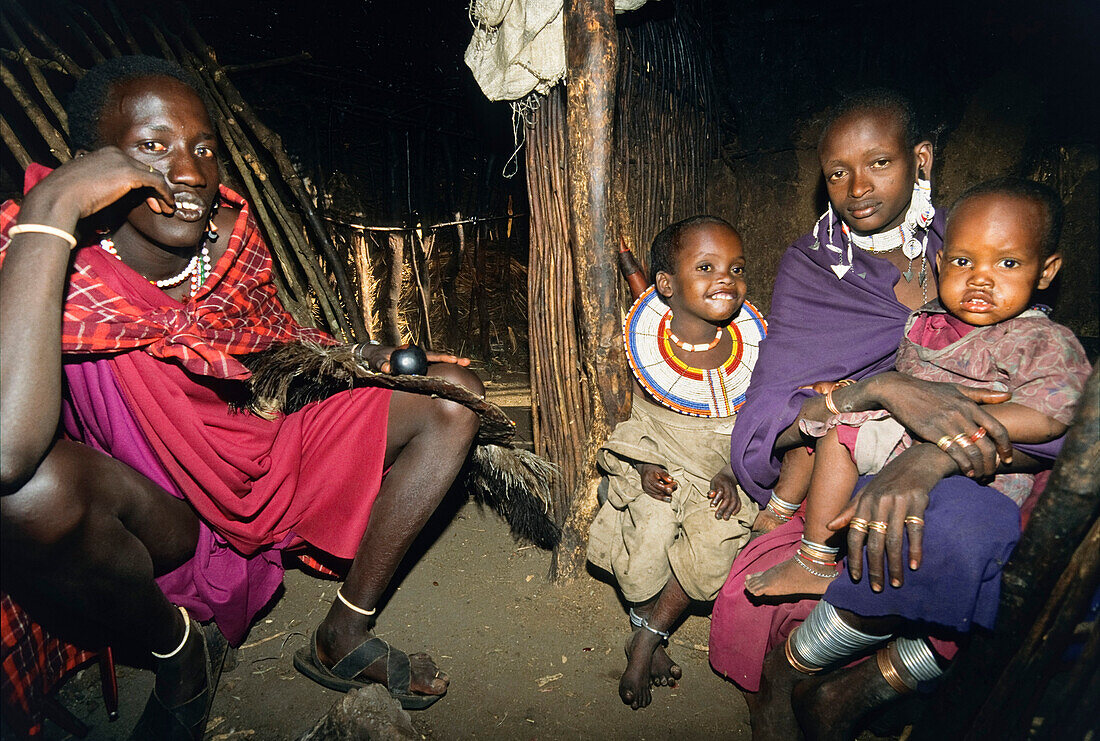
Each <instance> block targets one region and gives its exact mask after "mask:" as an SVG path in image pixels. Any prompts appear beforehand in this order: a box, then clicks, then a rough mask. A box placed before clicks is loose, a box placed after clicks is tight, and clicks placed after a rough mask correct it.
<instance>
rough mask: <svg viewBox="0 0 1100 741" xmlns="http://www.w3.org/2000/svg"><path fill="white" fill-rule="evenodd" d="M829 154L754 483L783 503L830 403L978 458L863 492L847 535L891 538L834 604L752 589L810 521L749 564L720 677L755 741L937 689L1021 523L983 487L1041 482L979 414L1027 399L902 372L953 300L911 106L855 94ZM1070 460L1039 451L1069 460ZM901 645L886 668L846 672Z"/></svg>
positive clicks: (725, 611)
mask: <svg viewBox="0 0 1100 741" xmlns="http://www.w3.org/2000/svg"><path fill="white" fill-rule="evenodd" d="M818 153H819V155H820V158H821V164H822V171H823V173H824V175H825V181H826V187H827V190H828V194H829V200H830V207H829V210H828V211H827V212H826V213H825V214H824V215H823V216H822V217H821V219H819V220H818V222H817V224H816V225H815V228H814V229H813V231H812V232H811V233H809V234H807V235H805V236H804V237H802V238H801V239H799V240H798V241H797V242H795V243H794V245H792V246H791V247H790V248H789V249H788V250H787V252H786V254H785V255H784V256H783V259H782V262H781V263H780V266H779V275H778V278H777V280H776V283H775V289H774V293H773V297H772V306H771V314H770V315H769V317H768V327H769V332H768V340H767V342H765V343H764V344H763V345H762V346H761V353H760V357H759V359H758V361H757V364H756V368H755V370H754V372H753V377H752V383H751V385H750V386H749V389H748V393H747V398H746V402H745V405H744V406H743V407H742V408H741V410H740V412H739V414H738V418H737V424H736V426H735V427H734V432H733V439H732V443H731V445H732V449H731V459H732V465H733V471H734V473H735V474H736V476H737V478H738V481H739V483H740V485H741V486H742V487H743V488H744V490H745V491H746V492H747V493H749V494H750V496H753V497H754V498H755V499H756V500H757V501H758V502H759V503H760V504H761V505H767V504H768V502H769V497H771V496H772V493H771V491H769V490H770V488H771V487H772V486H774V485H775V483H776V481H777V479H778V477H779V471H780V464H781V459H782V456H783V455H784V453H785V452H786V451H788V450H791V449H794V448H797V447H798V446H801V445H803V444H804V443H803V440H802V437H801V435H800V433H799V430H798V420H799V419H800V418H801V419H810V420H819V421H824V420H825V419H827V418H828V416H829V415H830V414H831V412H830V411H829V410H828V409H827V408H826V404H825V402H826V399H827V398H828V400H829V401H831V402H832V403H833V404H834V405H835V407H837V408H838V409H839V410H841V411H849V412H850V411H864V410H869V409H886V410H887V411H889V412H890V413H891V414H892V415H893V416H894V417H895V418H896V419H898V420H899V421H900V422H901V423H902V424H903V425H904V426H905V427H906V428H907V429H909V430H910V431H911V432H912V433H913V434H914V437H915V438H919V439H921V440H925V441H929V440H931V441H937V440H942V439H944V438H945V437H955V436H960V437H964V438H966V439H967V440H971V439H973V442H972V443H971V444H969V445H966V446H962V445H948V446H945V447H946V448H947V451H946V452H945V451H943V450H941V449H940V448H938V447H936V446H935V445H933V444H928V443H924V444H918V445H915V446H914V447H913V448H910V449H909V450H908V451H906V452H905V453H903V454H901V455H899V456H898V457H897V458H896V459H895V460H894V461H893V462H891V463H890V464H889V465H887V466H886V467H885V468H883V470H882V471H881V473H879V474H878V475H877V476H876V477H875V478H874V479H867V478H864V479H861V480H860V482H859V484H858V486H857V489H856V491H857V492H858V493H857V494H856V496H855V498H854V499H853V503H852V505H851V506H850V507H849V508H848V510H847V511H846V513H845V515H844V516H843V519H842V521H841V523H840V525H839V526H843V525H846V524H847V522H848V520H849V519H850V518H852V517H853V515H858V516H859V517H860V518H863V519H864V520H867V521H872V523H873V524H877V525H879V529H878V530H875V529H872V531H871V532H870V533H869V535H868V537H867V539H866V550H865V551H864V549H863V542H862V538H860V539H859V542H856V541H854V540H850V542H851V543H852V544H853V545H856V546H859V547H858V549H850V554H849V561H848V563H847V571H848V575H849V576H850V578H848V577H841V578H838V579H836V580H834V582H833V583H832V585H831V586H830V587H829V589H828V591H827V592H826V593H825V597H824V599H823V600H822V601H820V602H817V601H815V600H811V599H805V600H802V601H801V602H787V603H783V604H775V605H773V604H760V603H758V602H752V601H750V597H749V595H748V594H747V593H746V592H745V589H744V587H745V583H744V582H745V577H746V576H747V575H748V574H750V573H755V572H759V571H763V570H764V569H767V568H769V567H771V566H773V565H775V564H778V563H780V562H782V561H785V560H787V559H788V558H790V557H791V555H792V553H793V551H794V550H795V549H796V548H797V547H798V544H799V542H800V539H801V534H802V519H801V518H800V517H798V516H795V517H793V518H790V519H789V521H788V522H787V523H786V524H784V525H782V526H780V527H778V528H776V529H775V530H773V531H772V532H770V533H768V534H767V535H765V536H763V537H761V538H759V539H757V540H756V541H754V542H753V543H752V544H750V545H749V546H748V547H747V548H746V549H745V550H744V551H743V552H742V553H741V555H740V556H739V557H738V559H737V561H736V562H735V563H734V566H733V570H732V572H731V574H730V578H729V580H728V581H727V582H726V585H725V586H724V587H723V589H722V592H721V593H720V594H719V596H718V599H717V601H716V602H715V606H714V613H713V623H712V627H711V637H710V660H711V664H712V665H713V667H714V668H715V670H716V671H718V672H719V673H720V674H722V675H723V676H726V677H728V678H729V679H731V680H733V681H734V682H735V683H736V684H738V685H739V686H740V687H741V688H742V689H743V690H745V694H746V700H747V702H748V704H749V709H750V712H751V714H752V728H753V736H754V738H795V737H797V736H798V735H799V728H798V721H801V724H802V727H803V729H804V730H806V732H807V733H808V734H810V735H812V736H815V737H830V738H831V737H836V738H845V737H850V735H851V732H852V730H853V729H854V727H855V725H856V724H857V722H858V721H859V719H860V718H861V717H862V716H864V715H865V714H866V713H867V711H868V710H870V709H871V708H874V707H877V706H879V705H881V704H883V703H885V702H888V701H891V700H893V699H895V698H897V697H898V696H899V695H900V694H904V693H906V692H909V691H912V690H913V689H916V688H917V687H918V685H920V686H922V687H923V686H924V683H926V682H930V681H932V680H934V679H935V678H937V677H938V676H939V675H940V674H941V673H942V665H943V664H944V663H945V662H946V659H947V658H949V657H950V655H951V654H952V653H953V644H952V643H950V642H949V641H950V639H951V637H952V636H953V635H955V634H957V633H959V632H965V631H968V630H969V629H970V627H971V625H973V624H975V623H976V624H978V625H982V626H984V627H992V625H993V621H994V618H995V616H996V610H997V601H998V597H999V587H1000V568H1001V566H1002V565H1003V563H1004V561H1005V560H1006V559H1007V558H1008V555H1009V554H1010V553H1011V551H1012V548H1013V547H1014V545H1015V543H1016V540H1017V538H1018V536H1019V511H1018V510H1017V508H1016V506H1015V505H1014V504H1013V503H1012V501H1011V500H1009V499H1008V498H1007V497H1004V496H1003V495H1001V494H1000V493H999V492H997V491H994V490H992V489H989V488H988V487H985V486H982V485H980V484H978V483H977V482H976V481H975V480H974V479H984V478H986V477H988V476H990V475H992V473H993V472H994V471H995V470H998V465H1000V466H1001V470H1004V467H1005V465H1006V463H1005V462H1008V463H1013V462H1014V463H1013V467H1014V469H1016V470H1020V469H1022V468H1025V467H1027V468H1028V470H1035V468H1036V467H1037V464H1036V462H1035V460H1034V459H1032V458H1031V457H1030V456H1029V455H1027V454H1025V453H1023V452H1021V451H1019V450H1017V451H1013V449H1012V447H1011V445H1010V444H1009V441H1008V437H1007V435H1006V433H1005V430H1004V428H1003V427H1002V426H1001V425H1000V424H999V423H998V422H997V421H996V420H995V419H993V417H992V416H991V415H989V414H988V413H987V412H985V411H983V410H982V408H981V406H979V404H983V403H984V404H989V403H999V402H1004V401H1007V400H1008V398H1009V395H1008V394H1005V393H996V392H989V391H980V390H977V389H970V388H964V387H957V386H955V385H953V384H936V383H930V382H924V381H918V380H916V379H913V378H911V377H907V376H902V375H900V374H897V373H894V372H892V368H893V365H894V356H895V353H896V351H897V347H898V344H899V342H900V341H901V336H902V331H903V327H904V324H905V320H906V318H907V317H908V315H909V313H910V311H912V310H914V309H916V308H918V307H920V306H921V305H923V304H924V303H926V302H928V301H929V300H931V299H933V298H935V297H936V295H937V294H936V285H935V272H934V264H935V256H936V254H937V252H938V251H939V249H940V247H941V246H942V243H943V242H942V233H943V230H942V217H940V216H937V215H935V210H934V209H933V208H932V207H931V201H930V200H929V198H928V193H929V186H928V182H927V180H926V179H925V178H926V177H927V174H926V173H929V172H930V171H931V167H932V145H931V143H930V142H928V141H926V140H923V139H922V137H921V136H920V132H919V129H918V128H917V126H916V124H915V117H914V115H913V112H912V108H911V106H910V105H909V103H908V101H906V100H905V99H904V98H901V97H900V96H898V95H896V94H894V93H890V92H888V91H868V92H866V93H863V94H860V95H858V96H853V97H852V98H850V99H849V100H847V101H845V102H844V103H843V104H841V106H839V107H838V108H837V110H836V111H835V113H834V115H833V116H832V118H831V121H830V123H829V124H828V126H827V127H826V129H825V132H824V134H823V136H822V139H821V143H820V145H819V148H818ZM839 379H852V380H853V381H856V382H857V383H854V384H852V385H848V386H843V387H840V388H837V389H835V390H834V392H832V393H831V394H830V396H829V397H824V396H820V395H817V394H816V393H815V392H813V391H812V390H810V389H808V388H804V387H807V386H809V385H810V384H813V383H815V382H817V381H835V380H839ZM979 430H984V431H985V432H984V433H982V432H979ZM986 433H987V434H986ZM1056 443H1059V444H1060V440H1059V441H1056ZM1058 447H1059V445H1058V444H1048V445H1047V446H1045V447H1042V448H1040V447H1038V446H1037V447H1036V448H1033V449H1031V450H1030V451H1029V452H1031V453H1032V454H1035V455H1036V456H1038V457H1042V458H1053V457H1054V455H1056V453H1057V449H1058ZM959 474H963V475H959ZM776 511H777V512H780V513H782V512H783V510H782V506H781V503H780V506H779V508H778V509H777V510H776ZM788 517H789V513H788ZM906 518H908V519H906ZM978 523H980V524H981V527H975V525H977V524H978ZM883 524H884V525H885V527H882V525H883ZM882 530H885V532H882ZM884 561H885V563H884ZM864 571H866V573H867V575H868V579H866V580H864V579H862V575H863V573H864ZM887 574H888V575H889V581H890V584H889V585H886V584H885V579H884V576H886V575H887ZM803 621H804V622H803ZM800 624H801V626H800ZM796 628H797V629H796ZM788 635H789V636H790V638H789V639H788ZM891 639H893V640H891ZM941 639H946V641H948V642H947V643H945V642H944V640H941ZM887 641H889V643H888V645H886V646H885V647H884V648H882V650H881V651H880V652H879V654H878V657H877V658H878V660H877V661H866V662H863V663H862V664H857V665H854V666H849V667H847V668H843V667H845V665H849V664H850V663H851V662H852V661H853V660H855V659H858V658H860V657H862V656H864V655H866V654H868V653H869V652H870V651H871V650H872V649H875V648H877V647H879V646H880V645H882V644H884V643H886V642H887ZM822 670H825V673H824V674H822V675H821V676H820V677H815V678H814V679H807V675H809V674H815V673H817V672H821V671H822ZM792 692H793V695H794V697H793V699H794V702H793V703H792V702H791V700H792ZM795 714H797V716H798V719H797V720H796V718H795Z"/></svg>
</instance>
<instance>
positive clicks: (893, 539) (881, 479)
mask: <svg viewBox="0 0 1100 741" xmlns="http://www.w3.org/2000/svg"><path fill="white" fill-rule="evenodd" d="M956 472H957V468H956V465H955V461H954V460H953V459H952V457H951V456H949V455H947V454H946V453H944V452H943V451H941V450H940V449H938V448H937V447H936V446H935V445H932V444H931V443H918V444H917V445H914V446H913V447H911V448H909V449H908V450H906V451H904V452H902V453H901V454H900V455H899V456H898V457H897V458H895V459H894V460H892V461H890V462H889V463H888V464H886V466H884V467H883V469H882V470H881V471H880V472H879V473H878V475H877V476H875V477H874V478H873V479H871V482H870V483H869V484H867V486H865V487H864V488H863V489H861V490H860V491H859V493H857V494H856V495H855V497H854V498H853V499H852V501H851V502H850V503H849V504H848V506H847V507H846V508H845V509H844V511H843V512H841V513H840V514H839V515H838V516H837V517H836V519H834V520H833V521H832V522H830V523H829V529H830V530H840V529H841V528H843V527H845V526H848V574H849V576H851V578H852V581H856V582H858V581H859V580H860V579H861V578H862V576H863V558H862V556H863V548H864V546H866V547H867V573H868V576H869V578H870V582H871V589H873V590H874V591H876V592H881V591H882V587H883V565H882V557H883V552H884V551H885V554H886V564H887V567H888V569H889V572H890V584H891V585H892V586H894V587H900V586H901V585H902V584H903V583H904V582H905V568H904V566H903V564H902V547H901V546H902V531H903V530H905V531H907V532H908V534H909V568H910V569H913V570H916V569H918V568H920V563H921V557H922V555H923V551H922V548H923V535H924V520H923V517H924V510H925V509H926V508H927V507H928V492H930V491H932V487H934V486H935V485H936V484H937V483H938V482H939V481H940V479H942V478H944V477H945V476H948V475H950V474H953V473H956ZM853 520H855V521H857V522H859V521H862V524H863V528H859V527H853V526H852V521H853ZM883 523H885V532H883V531H882V530H883ZM876 525H877V529H876ZM864 528H865V529H864Z"/></svg>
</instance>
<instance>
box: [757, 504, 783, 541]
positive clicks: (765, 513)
mask: <svg viewBox="0 0 1100 741" xmlns="http://www.w3.org/2000/svg"><path fill="white" fill-rule="evenodd" d="M784 522H786V520H781V519H779V518H778V517H777V516H776V515H775V514H774V513H773V512H772V511H771V510H769V509H762V510H760V514H758V515H757V516H756V520H755V521H754V522H753V523H752V529H751V531H750V534H749V542H750V543H751V542H752V541H754V540H756V539H757V538H759V537H760V536H761V535H763V534H764V533H770V532H771V531H772V530H775V529H776V528H777V527H779V526H780V525H782V524H783V523H784Z"/></svg>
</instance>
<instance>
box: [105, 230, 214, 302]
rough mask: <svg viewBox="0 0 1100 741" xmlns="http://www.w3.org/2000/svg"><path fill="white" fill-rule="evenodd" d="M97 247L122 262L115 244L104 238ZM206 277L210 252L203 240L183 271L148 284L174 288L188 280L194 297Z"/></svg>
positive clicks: (208, 269) (208, 273)
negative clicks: (200, 247) (200, 246)
mask: <svg viewBox="0 0 1100 741" xmlns="http://www.w3.org/2000/svg"><path fill="white" fill-rule="evenodd" d="M99 246H100V247H101V248H102V249H103V251H104V252H106V253H107V254H109V255H113V256H114V258H115V259H116V260H118V261H119V262H121V261H122V256H121V255H119V254H118V249H116V248H115V243H114V242H113V241H112V240H110V239H108V238H106V237H104V238H103V239H101V240H100V241H99ZM208 277H210V250H209V249H208V248H207V246H206V241H205V240H204V241H203V243H202V249H200V250H199V252H198V254H196V255H194V256H192V258H191V261H190V262H188V263H187V266H186V267H185V268H184V269H183V270H181V271H180V272H179V273H176V274H175V275H173V276H172V277H171V278H163V279H161V280H151V281H149V282H150V283H152V284H153V285H154V286H156V287H157V288H174V287H175V286H178V285H179V284H180V283H183V282H184V281H185V280H187V279H188V278H190V279H191V296H192V297H194V295H195V294H196V293H198V292H199V288H200V287H201V286H202V284H203V283H205V282H206V279H207V278H208Z"/></svg>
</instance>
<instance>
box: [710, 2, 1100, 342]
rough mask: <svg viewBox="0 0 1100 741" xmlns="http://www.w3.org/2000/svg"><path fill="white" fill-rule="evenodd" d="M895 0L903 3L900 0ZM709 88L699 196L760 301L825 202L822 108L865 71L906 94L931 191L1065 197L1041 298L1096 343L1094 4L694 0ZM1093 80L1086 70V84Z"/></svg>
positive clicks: (1099, 309) (941, 197)
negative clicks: (1001, 182) (745, 260)
mask: <svg viewBox="0 0 1100 741" xmlns="http://www.w3.org/2000/svg"><path fill="white" fill-rule="evenodd" d="M897 5H899V6H900V5H901V4H897ZM699 12H700V13H701V14H702V15H704V17H706V18H709V19H710V23H709V24H708V25H707V27H706V33H707V35H708V38H707V39H706V42H707V43H708V44H710V45H711V49H712V54H713V59H714V65H715V76H716V80H717V85H718V88H719V92H720V96H719V98H720V104H721V106H722V111H721V128H722V156H721V162H720V163H715V164H716V166H714V167H712V168H711V176H710V179H709V183H708V192H707V202H708V204H709V205H710V208H711V210H712V211H714V212H715V213H718V214H719V215H722V216H725V217H727V218H729V219H730V220H731V221H732V222H733V223H735V224H736V225H737V226H738V227H739V228H740V229H741V230H742V232H743V234H744V236H745V238H746V249H747V251H748V253H749V269H750V297H751V298H752V300H753V301H754V302H755V303H757V304H758V305H759V306H761V308H763V309H765V310H766V309H767V308H768V306H769V304H770V292H771V286H772V283H773V281H774V278H775V270H776V266H777V264H778V261H779V258H780V256H781V255H782V252H783V250H784V249H785V248H786V246H787V245H788V244H790V242H792V241H793V240H794V239H795V238H796V237H797V236H798V235H800V234H802V233H804V232H805V231H806V230H808V229H809V228H810V226H811V225H812V223H813V220H814V219H815V218H816V216H817V215H818V214H819V213H820V212H821V210H822V209H823V208H824V203H825V201H824V187H823V184H822V182H821V173H820V169H819V166H818V162H817V154H816V144H817V140H818V137H819V135H820V132H821V127H822V115H821V113H822V111H823V110H824V109H826V108H827V107H828V106H829V105H830V104H832V103H833V102H835V101H836V100H837V99H838V98H839V96H840V95H841V94H843V93H844V92H845V91H853V90H858V89H860V88H864V87H870V86H886V87H892V88H895V89H897V90H899V91H901V92H902V93H904V94H906V95H908V96H909V97H910V98H911V99H912V100H913V101H914V103H915V104H916V106H917V108H918V112H919V114H920V116H921V118H922V121H923V123H924V128H925V130H926V131H927V132H928V134H929V136H930V137H931V138H932V141H933V143H934V144H935V151H936V157H935V163H934V167H933V173H932V174H933V194H934V200H935V202H936V204H937V205H938V206H940V207H941V208H942V207H945V206H947V205H949V204H950V203H951V202H952V201H953V200H954V198H955V197H957V196H958V195H959V193H961V192H962V190H964V189H965V188H966V187H967V186H969V185H971V184H974V183H977V182H980V181H982V180H985V179H988V178H991V177H995V176H999V175H1008V174H1012V175H1021V176H1026V177H1032V178H1035V179H1038V180H1041V181H1044V182H1046V183H1048V184H1050V185H1051V186H1053V187H1054V188H1055V189H1057V190H1058V191H1059V193H1060V194H1061V195H1062V197H1063V200H1064V202H1065V204H1066V224H1065V229H1064V231H1063V236H1062V244H1061V248H1062V251H1063V253H1064V256H1065V266H1064V268H1063V270H1062V274H1061V277H1060V280H1059V281H1057V282H1056V284H1055V286H1053V287H1052V290H1051V291H1048V292H1046V295H1045V296H1043V297H1042V300H1043V301H1044V302H1045V303H1049V304H1051V305H1052V306H1053V307H1054V310H1055V311H1054V318H1056V319H1057V320H1058V321H1060V322H1062V323H1064V324H1066V325H1068V326H1069V327H1071V328H1072V329H1073V330H1074V331H1075V332H1077V333H1078V334H1079V335H1081V336H1083V337H1084V339H1085V340H1086V344H1092V351H1093V352H1095V346H1096V338H1097V337H1098V335H1100V327H1098V316H1100V305H1098V297H1097V281H1098V278H1097V266H1098V262H1100V260H1098V255H1097V235H1098V233H1100V225H1098V216H1097V215H1098V213H1100V209H1098V204H1097V142H1096V139H1095V132H1096V131H1098V130H1100V125H1098V124H1100V117H1098V116H1097V110H1098V107H1097V103H1096V101H1095V99H1094V96H1092V95H1091V94H1089V93H1087V92H1086V89H1085V88H1086V87H1087V85H1086V86H1084V87H1083V85H1084V81H1085V80H1092V81H1095V79H1096V72H1097V63H1096V58H1095V56H1096V55H1095V53H1094V52H1093V51H1090V49H1091V48H1092V45H1093V42H1092V40H1091V39H1089V38H1088V37H1087V35H1086V34H1087V33H1088V30H1089V29H1094V28H1096V27H1097V23H1096V22H1097V16H1098V15H1100V12H1098V10H1097V8H1096V7H1094V6H1092V5H1089V4H1086V3H1084V2H1071V3H1065V4H1060V5H1059V7H1058V8H1055V9H1052V8H1050V7H1048V6H1046V5H1041V4H1038V3H1002V4H998V5H996V6H994V5H993V4H968V5H967V6H966V8H963V9H960V8H959V7H958V6H957V4H956V5H953V6H952V5H947V4H944V3H935V2H933V3H931V4H922V5H921V6H920V7H919V8H916V7H915V6H913V7H894V4H885V3H870V2H855V3H848V4H846V5H845V6H844V9H843V10H842V11H825V10H821V9H820V8H819V6H818V5H817V4H809V3H802V4H795V3H781V4H777V3H766V2H747V3H737V4H736V5H733V4H727V3H723V2H719V1H718V0H713V1H712V2H704V3H702V4H701V6H700V7H699ZM1090 84H1091V83H1090Z"/></svg>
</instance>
